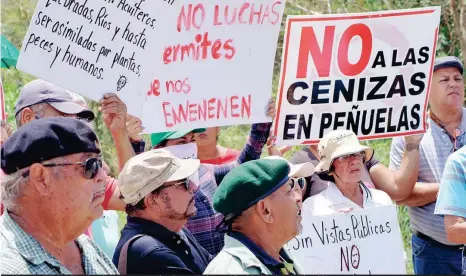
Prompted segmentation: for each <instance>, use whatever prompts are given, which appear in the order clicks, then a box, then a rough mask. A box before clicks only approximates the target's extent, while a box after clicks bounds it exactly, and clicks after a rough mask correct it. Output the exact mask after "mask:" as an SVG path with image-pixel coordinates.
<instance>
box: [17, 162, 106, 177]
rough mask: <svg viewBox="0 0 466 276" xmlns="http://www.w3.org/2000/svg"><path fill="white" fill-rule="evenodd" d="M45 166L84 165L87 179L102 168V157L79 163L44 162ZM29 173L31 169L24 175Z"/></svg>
mask: <svg viewBox="0 0 466 276" xmlns="http://www.w3.org/2000/svg"><path fill="white" fill-rule="evenodd" d="M42 166H44V167H64V166H81V167H84V177H85V178H87V179H93V178H94V177H95V176H96V175H97V173H98V172H99V169H101V168H102V159H99V158H95V157H94V158H89V159H87V160H86V161H84V162H78V163H61V164H53V163H52V164H42ZM28 175H29V171H27V172H25V173H24V174H23V177H26V176H28Z"/></svg>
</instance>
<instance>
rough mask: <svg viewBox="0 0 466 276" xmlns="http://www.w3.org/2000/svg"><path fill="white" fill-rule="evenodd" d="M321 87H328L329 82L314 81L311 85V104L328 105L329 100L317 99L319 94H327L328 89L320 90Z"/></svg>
mask: <svg viewBox="0 0 466 276" xmlns="http://www.w3.org/2000/svg"><path fill="white" fill-rule="evenodd" d="M321 85H330V81H329V80H324V81H314V82H313V83H312V98H311V104H322V103H329V98H327V99H319V95H321V94H329V89H328V88H321V87H320V86H321Z"/></svg>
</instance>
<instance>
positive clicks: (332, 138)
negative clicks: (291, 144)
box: [315, 130, 374, 172]
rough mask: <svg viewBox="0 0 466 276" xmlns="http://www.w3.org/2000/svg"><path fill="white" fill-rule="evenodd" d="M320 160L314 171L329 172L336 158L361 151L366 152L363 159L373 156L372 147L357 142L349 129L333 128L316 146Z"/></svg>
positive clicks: (367, 159)
mask: <svg viewBox="0 0 466 276" xmlns="http://www.w3.org/2000/svg"><path fill="white" fill-rule="evenodd" d="M317 149H318V151H319V155H320V162H319V164H317V166H316V168H315V170H316V172H329V170H330V168H331V167H332V164H333V161H335V159H336V158H338V157H342V156H346V155H350V154H354V153H358V152H362V151H364V152H365V153H366V155H365V158H364V159H365V161H366V162H367V161H369V160H371V159H372V156H374V149H373V148H371V147H367V146H363V145H361V144H360V143H359V140H358V137H357V136H356V134H354V132H352V131H350V130H334V131H332V132H330V133H329V134H327V135H326V136H324V137H323V138H322V139H321V140H320V142H319V145H318V147H317Z"/></svg>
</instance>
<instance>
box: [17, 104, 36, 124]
mask: <svg viewBox="0 0 466 276" xmlns="http://www.w3.org/2000/svg"><path fill="white" fill-rule="evenodd" d="M20 120H21V125H24V124H27V123H29V122H31V121H33V120H35V113H34V111H32V109H31V108H30V107H26V108H24V109H23V110H22V111H21V118H20Z"/></svg>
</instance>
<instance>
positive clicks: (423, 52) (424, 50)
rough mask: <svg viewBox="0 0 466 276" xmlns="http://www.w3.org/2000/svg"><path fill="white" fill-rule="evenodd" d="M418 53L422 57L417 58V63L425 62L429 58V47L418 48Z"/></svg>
mask: <svg viewBox="0 0 466 276" xmlns="http://www.w3.org/2000/svg"><path fill="white" fill-rule="evenodd" d="M419 55H420V56H421V57H422V58H418V59H417V62H419V64H424V63H426V62H427V61H428V60H429V47H427V46H424V47H422V48H421V49H419Z"/></svg>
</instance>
